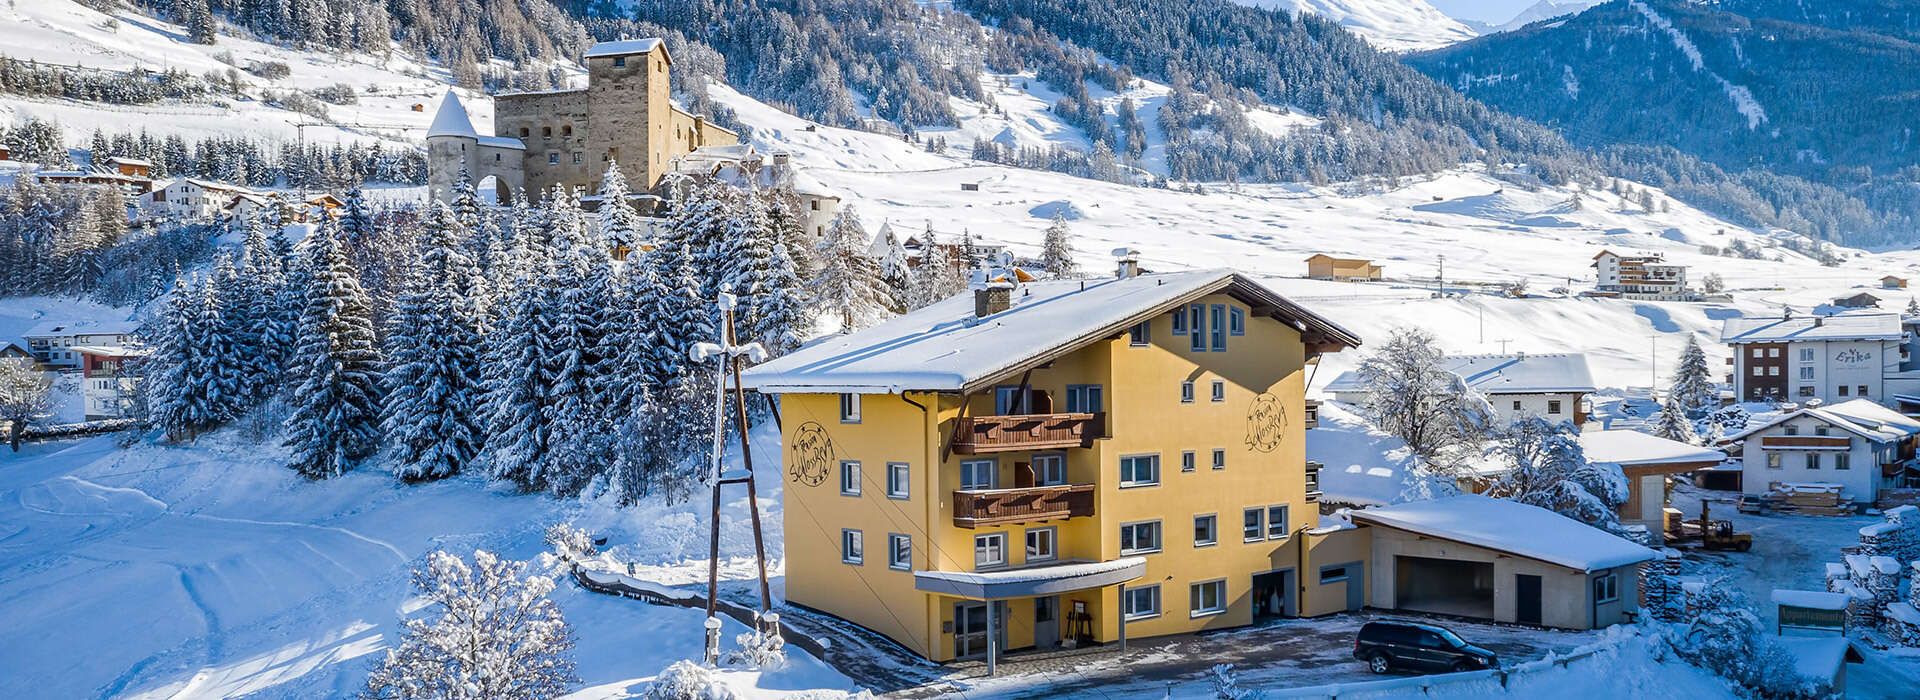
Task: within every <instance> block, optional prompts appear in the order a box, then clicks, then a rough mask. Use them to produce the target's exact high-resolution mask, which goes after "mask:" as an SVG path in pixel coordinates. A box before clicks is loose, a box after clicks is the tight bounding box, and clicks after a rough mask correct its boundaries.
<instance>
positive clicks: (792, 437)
mask: <svg viewBox="0 0 1920 700" xmlns="http://www.w3.org/2000/svg"><path fill="white" fill-rule="evenodd" d="M1132 260H1133V259H1132V258H1131V257H1128V258H1124V259H1123V260H1122V261H1121V263H1120V268H1119V272H1118V274H1117V276H1116V277H1115V278H1112V279H1104V280H1051V281H1040V282H1029V283H1026V284H1023V285H1022V284H1017V283H1016V282H1013V281H1011V280H1013V279H1014V278H1015V277H1016V276H1014V275H1008V276H1006V277H1005V278H1004V280H1005V281H1003V279H1002V278H994V277H991V276H985V275H983V276H977V277H976V284H975V287H976V288H975V290H974V292H973V294H972V295H971V296H968V295H960V296H956V297H953V298H950V299H947V300H945V301H942V302H939V303H936V304H934V305H931V306H929V307H926V308H924V309H920V310H917V311H913V312H910V313H908V314H906V315H903V316H899V317H896V318H894V319H891V320H889V321H886V322H883V323H881V324H879V325H876V326H874V327H871V328H868V329H865V330H861V331H857V332H854V333H850V334H847V335H843V336H836V337H832V338H828V339H826V340H822V341H819V342H816V343H815V344H813V345H810V346H808V347H805V348H803V349H801V350H798V351H796V352H793V353H790V354H788V355H786V356H784V357H781V358H778V359H775V360H773V361H771V362H768V363H766V364H764V365H761V366H758V367H755V368H753V369H752V370H750V371H748V372H747V374H746V376H745V378H744V384H745V386H746V387H747V388H749V389H753V390H757V391H759V392H762V393H766V394H778V395H780V398H781V401H780V409H779V411H780V416H781V420H780V425H781V433H782V435H781V437H782V443H781V444H782V445H783V451H784V452H783V459H782V465H781V468H782V478H783V480H784V481H785V482H786V486H785V489H784V495H783V499H784V504H785V505H784V509H783V517H784V525H785V532H786V561H787V564H786V596H787V601H788V603H789V604H791V605H795V606H799V607H803V608H809V609H812V610H816V611H820V612H824V613H827V614H830V615H833V616H837V617H839V618H842V619H845V620H848V621H851V622H853V623H856V624H858V625H861V626H863V627H866V628H868V629H870V630H873V631H875V632H877V633H880V634H882V635H885V636H887V637H889V638H891V639H893V640H894V641H896V642H899V643H900V644H902V645H904V646H906V647H907V648H908V649H911V650H912V651H914V652H915V653H918V654H920V655H922V656H925V657H927V658H929V659H932V660H935V661H940V662H947V661H952V660H956V659H963V658H982V657H984V658H985V659H986V663H987V669H988V673H990V674H991V673H992V672H993V669H994V666H995V660H996V659H997V657H998V655H999V654H1000V653H1001V652H1002V651H1004V650H1008V649H1013V650H1021V649H1040V650H1045V649H1050V648H1055V647H1063V646H1085V645H1093V644H1119V645H1124V644H1125V642H1126V640H1127V639H1129V638H1142V637H1153V636H1160V635H1168V634H1179V633H1190V632H1197V631H1202V630H1213V629H1221V628H1228V627H1235V626H1241V625H1247V624H1250V623H1253V622H1255V621H1257V620H1260V619H1263V618H1267V617H1273V616H1318V615H1325V614H1330V613H1335V612H1340V611H1344V610H1358V609H1360V608H1362V607H1364V606H1369V605H1371V606H1374V607H1381V608H1395V609H1413V610H1427V611H1433V612H1443V613H1451V614H1465V615H1471V616H1476V617H1483V618H1488V619H1497V620H1501V621H1507V622H1522V623H1530V624H1545V625H1549V626H1557V627H1567V628H1573V629H1586V628H1591V627H1599V626H1605V625H1608V624H1612V623H1614V622H1619V621H1621V620H1623V619H1625V616H1629V615H1631V614H1632V612H1631V611H1632V609H1633V607H1634V605H1633V602H1632V601H1633V600H1635V597H1636V595H1637V594H1636V592H1635V588H1634V584H1633V573H1632V568H1631V567H1633V566H1635V565H1637V563H1638V562H1641V561H1645V560H1647V559H1650V558H1652V556H1653V555H1652V552H1650V551H1649V550H1646V549H1645V548H1643V547H1640V546H1639V545H1635V544H1633V543H1631V542H1627V541H1625V540H1621V539H1619V538H1616V537H1612V536H1610V535H1607V534H1606V533H1603V532H1600V531H1598V530H1594V529H1592V528H1590V527H1587V526H1585V525H1583V524H1580V523H1578V522H1575V521H1573V520H1570V519H1567V518H1564V517H1561V516H1559V515H1557V514H1554V513H1551V512H1550V511H1545V510H1542V509H1538V508H1534V507H1532V506H1526V505H1522V504H1517V503H1512V502H1507V501H1496V500H1493V499H1488V498H1485V497H1482V496H1457V497H1454V498H1453V499H1442V500H1441V501H1435V502H1425V503H1420V504H1401V505H1398V506H1390V507H1385V508H1376V509H1369V510H1365V511H1355V512H1354V515H1353V522H1345V521H1342V520H1340V519H1338V518H1332V517H1329V518H1327V519H1326V521H1325V522H1322V518H1321V516H1320V510H1319V507H1318V503H1317V499H1318V497H1319V491H1318V483H1319V473H1318V467H1319V465H1317V464H1313V463H1310V462H1308V461H1307V459H1306V452H1305V440H1306V433H1307V428H1308V425H1307V422H1308V421H1307V415H1308V414H1307V401H1306V381H1307V375H1308V373H1309V372H1310V368H1312V367H1313V366H1315V365H1316V364H1317V363H1318V362H1319V359H1320V357H1321V356H1322V355H1324V354H1326V353H1331V352H1338V351H1341V350H1344V349H1347V348H1352V347H1356V346H1357V345H1358V344H1359V342H1360V340H1359V338H1357V337H1356V336H1355V335H1354V334H1352V333H1350V332H1348V331H1347V330H1346V329H1344V328H1342V327H1340V326H1339V325H1337V324H1335V323H1333V322H1331V321H1329V320H1327V319H1326V318H1323V317H1321V316H1319V315H1317V314H1315V313H1313V312H1311V311H1309V310H1307V309H1304V308H1302V307H1300V306H1298V305H1297V304H1295V303H1293V302H1291V301H1288V300H1286V299H1284V298H1282V297H1280V296H1279V295H1277V294H1275V293H1274V292H1272V291H1271V290H1268V289H1267V288H1266V287H1263V286H1261V285H1260V284H1258V283H1256V282H1254V281H1252V280H1250V279H1248V278H1246V277H1243V276H1241V275H1239V274H1237V273H1234V272H1232V271H1227V270H1201V271H1186V272H1171V273H1160V274H1140V273H1139V271H1138V267H1137V263H1135V262H1133V261H1132ZM983 279H984V280H990V281H985V282H982V280H983ZM1429 510H1433V511H1435V512H1432V513H1430V512H1427V511H1429ZM1436 513H1438V514H1439V515H1436ZM1363 514H1364V515H1365V516H1366V518H1365V520H1364V521H1363V520H1362V518H1361V515H1363ZM1482 520H1485V522H1481V521H1482ZM1512 522H1535V523H1538V524H1537V525H1531V526H1527V527H1524V528H1521V530H1522V531H1521V532H1511V531H1507V528H1506V527H1505V526H1504V525H1502V524H1503V523H1512ZM1476 523H1477V524H1476ZM1549 541H1551V542H1549ZM1568 547H1573V548H1577V549H1578V550H1579V551H1577V552H1575V551H1571V550H1568V549H1567V548H1568ZM1503 582H1512V585H1510V584H1508V583H1503ZM1529 584H1530V585H1529ZM1543 601H1544V602H1543Z"/></svg>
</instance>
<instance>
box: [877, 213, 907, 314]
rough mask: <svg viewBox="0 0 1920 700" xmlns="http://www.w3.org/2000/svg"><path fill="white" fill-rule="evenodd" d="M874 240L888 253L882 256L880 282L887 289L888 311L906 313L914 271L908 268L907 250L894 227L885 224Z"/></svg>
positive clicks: (878, 246) (881, 226) (881, 225)
mask: <svg viewBox="0 0 1920 700" xmlns="http://www.w3.org/2000/svg"><path fill="white" fill-rule="evenodd" d="M874 239H875V241H876V243H877V244H878V245H876V246H875V247H877V248H879V249H881V250H884V251H886V252H885V253H882V254H881V256H880V282H881V284H882V286H883V287H884V288H885V289H886V293H887V298H886V306H887V310H888V311H892V312H893V313H896V314H900V313H906V312H907V309H908V308H909V307H910V306H911V305H912V304H911V301H912V297H913V291H912V287H913V271H912V270H911V269H908V267H907V248H906V246H904V245H901V243H900V238H899V237H898V236H895V235H893V227H892V226H890V225H888V224H885V223H882V224H880V232H879V233H877V234H874Z"/></svg>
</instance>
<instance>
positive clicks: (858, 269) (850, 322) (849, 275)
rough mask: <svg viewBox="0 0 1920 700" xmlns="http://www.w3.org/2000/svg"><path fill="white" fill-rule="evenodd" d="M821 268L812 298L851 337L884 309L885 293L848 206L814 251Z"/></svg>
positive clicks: (853, 214) (861, 233)
mask: <svg viewBox="0 0 1920 700" xmlns="http://www.w3.org/2000/svg"><path fill="white" fill-rule="evenodd" d="M814 251H815V253H816V255H815V257H816V259H817V261H818V262H819V265H820V268H819V270H818V271H817V272H816V273H815V275H814V278H813V284H812V285H811V287H812V290H813V294H814V298H815V299H817V300H818V301H819V304H820V306H821V307H823V308H824V309H825V310H826V312H827V313H830V314H833V315H834V316H836V317H838V319H839V320H840V330H841V332H843V333H851V332H853V331H854V330H857V329H859V328H860V327H861V326H863V325H865V324H866V323H867V322H868V321H871V320H872V319H873V318H874V317H875V316H877V315H879V313H880V312H881V311H882V310H883V309H884V308H885V302H886V290H885V287H884V285H883V284H882V283H881V281H880V279H879V271H878V270H877V269H875V266H874V264H873V261H872V260H869V259H867V255H866V251H867V235H866V231H864V230H862V229H861V228H860V217H859V215H858V214H856V213H854V210H853V207H852V206H851V205H849V206H847V207H846V208H843V209H841V210H840V213H839V215H837V216H835V217H834V219H833V224H832V225H831V226H828V227H827V233H826V235H824V236H822V237H821V238H820V243H819V244H818V245H816V246H815V247H814Z"/></svg>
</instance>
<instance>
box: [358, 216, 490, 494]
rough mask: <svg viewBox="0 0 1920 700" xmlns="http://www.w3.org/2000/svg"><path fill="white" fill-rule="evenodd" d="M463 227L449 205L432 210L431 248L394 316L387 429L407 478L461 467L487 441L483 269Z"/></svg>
mask: <svg viewBox="0 0 1920 700" xmlns="http://www.w3.org/2000/svg"><path fill="white" fill-rule="evenodd" d="M460 225H461V224H460V222H459V220H458V219H457V218H456V217H455V214H454V213H453V210H452V209H451V208H449V207H448V206H447V205H445V204H435V205H434V206H433V208H432V209H431V210H430V211H429V212H428V214H427V220H426V223H425V230H424V231H423V236H422V240H421V245H422V246H423V247H424V249H425V252H424V253H423V254H422V255H421V258H420V261H419V263H418V264H416V265H415V266H414V267H413V278H412V279H411V280H410V281H409V282H408V285H407V291H406V293H405V294H403V295H402V296H401V297H400V300H399V302H398V303H397V304H395V305H394V309H393V314H392V316H391V317H390V318H389V320H388V331H387V338H386V357H387V361H388V365H387V370H386V373H385V375H384V382H385V386H386V391H387V402H386V407H385V408H386V419H385V422H384V423H383V428H384V429H385V431H386V437H387V441H388V444H390V445H392V446H393V460H394V467H393V469H394V473H395V474H396V475H397V476H399V477H400V478H401V479H402V480H405V481H426V480H430V479H439V478H444V477H448V476H452V475H454V474H456V473H459V472H460V471H461V470H462V469H465V468H466V467H467V465H468V464H469V463H471V462H472V461H473V459H474V457H475V456H476V455H477V454H479V451H480V446H481V444H482V442H483V439H484V434H483V432H482V431H483V427H484V421H483V420H482V418H481V399H482V397H481V389H480V359H481V358H480V353H481V329H482V322H483V319H482V318H481V311H480V308H479V304H478V302H477V300H476V296H477V295H478V293H479V286H480V274H479V271H478V270H476V269H474V265H473V261H472V260H471V259H469V258H468V257H467V254H466V251H465V246H464V245H463V244H462V241H463V240H464V239H465V238H466V235H465V232H464V231H461V230H460Z"/></svg>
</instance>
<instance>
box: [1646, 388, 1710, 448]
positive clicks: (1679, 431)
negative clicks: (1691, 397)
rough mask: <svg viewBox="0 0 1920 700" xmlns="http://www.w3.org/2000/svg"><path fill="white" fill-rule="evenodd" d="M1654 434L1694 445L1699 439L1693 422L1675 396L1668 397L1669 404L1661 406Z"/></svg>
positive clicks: (1654, 426)
mask: <svg viewBox="0 0 1920 700" xmlns="http://www.w3.org/2000/svg"><path fill="white" fill-rule="evenodd" d="M1653 434H1655V435H1658V436H1660V437H1663V438H1666V439H1668V440H1673V441H1675V442H1684V443H1687V444H1693V443H1694V442H1695V441H1696V440H1698V439H1699V436H1698V435H1696V434H1695V433H1694V430H1693V421H1692V420H1689V419H1688V418H1687V413H1686V410H1685V409H1684V408H1682V407H1681V405H1680V401H1679V400H1678V399H1677V398H1676V397H1673V396H1669V397H1667V402H1666V403H1665V404H1662V405H1661V406H1660V415H1659V417H1658V418H1657V419H1656V420H1655V422H1654V425H1653Z"/></svg>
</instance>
